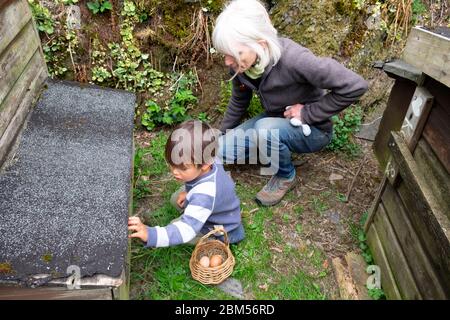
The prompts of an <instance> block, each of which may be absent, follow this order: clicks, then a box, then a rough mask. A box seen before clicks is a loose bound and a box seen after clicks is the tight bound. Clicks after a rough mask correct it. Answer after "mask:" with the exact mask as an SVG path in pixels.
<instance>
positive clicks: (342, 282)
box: [331, 258, 359, 300]
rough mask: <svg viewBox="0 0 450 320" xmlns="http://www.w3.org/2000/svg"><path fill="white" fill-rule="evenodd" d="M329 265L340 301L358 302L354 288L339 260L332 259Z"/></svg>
mask: <svg viewBox="0 0 450 320" xmlns="http://www.w3.org/2000/svg"><path fill="white" fill-rule="evenodd" d="M331 265H332V266H333V271H334V275H335V277H336V282H337V283H338V287H339V296H340V297H341V299H343V300H359V299H358V291H357V289H356V286H355V284H354V283H353V281H352V278H351V276H350V275H349V274H348V272H347V270H346V268H345V267H344V265H343V263H342V260H341V258H334V259H333V260H331Z"/></svg>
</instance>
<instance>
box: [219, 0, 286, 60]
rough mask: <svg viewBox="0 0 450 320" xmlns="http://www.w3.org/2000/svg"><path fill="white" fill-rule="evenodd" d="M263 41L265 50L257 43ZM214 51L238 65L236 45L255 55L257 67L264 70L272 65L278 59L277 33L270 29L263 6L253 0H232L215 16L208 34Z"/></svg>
mask: <svg viewBox="0 0 450 320" xmlns="http://www.w3.org/2000/svg"><path fill="white" fill-rule="evenodd" d="M261 40H264V41H265V42H266V44H267V48H265V47H263V46H261V44H260V43H259V42H258V41H261ZM212 41H213V45H214V48H215V49H216V50H217V51H219V52H220V53H223V54H227V55H231V56H232V57H234V58H235V59H236V61H238V62H240V59H239V52H238V50H237V49H236V44H242V45H245V46H247V47H250V48H251V49H252V50H254V51H255V52H256V55H257V56H258V58H259V64H260V65H261V66H262V67H263V68H265V67H267V66H268V65H269V63H272V64H273V65H275V64H276V63H277V62H278V60H279V59H280V56H281V46H280V43H279V41H278V36H277V30H276V29H275V28H274V27H273V25H272V22H271V21H270V17H269V14H268V13H267V10H266V8H265V7H264V5H263V4H262V3H261V2H259V1H257V0H233V1H231V2H230V3H228V5H227V6H226V7H225V9H224V10H223V11H222V13H221V14H220V15H219V16H218V17H217V20H216V24H215V27H214V31H213V33H212Z"/></svg>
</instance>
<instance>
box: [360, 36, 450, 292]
mask: <svg viewBox="0 0 450 320" xmlns="http://www.w3.org/2000/svg"><path fill="white" fill-rule="evenodd" d="M379 67H380V68H382V69H383V70H384V72H385V73H386V74H387V75H388V76H389V77H391V78H393V79H394V80H395V82H394V85H393V87H392V91H391V93H390V96H389V99H388V102H387V106H386V109H385V111H384V113H383V117H382V120H381V123H380V127H379V131H378V133H377V136H376V138H375V142H374V145H373V147H374V152H375V154H376V157H377V158H378V161H379V164H380V166H381V168H382V169H383V170H384V178H383V180H382V182H381V185H380V188H379V191H378V194H377V195H376V197H375V200H374V203H373V205H372V207H371V209H370V212H369V216H368V219H367V221H366V224H365V231H366V233H367V240H368V245H369V247H370V249H371V251H372V254H373V257H374V260H375V264H376V265H378V266H379V267H380V270H381V274H380V276H381V285H382V288H383V290H384V292H385V293H386V296H387V298H389V299H449V298H450V241H449V239H450V220H449V218H450V179H449V170H450V130H449V123H450V30H449V29H448V28H446V27H438V28H435V29H432V30H431V29H426V28H422V27H415V28H413V29H412V31H411V33H410V34H409V36H408V39H407V43H406V47H405V49H404V52H403V54H402V57H401V59H399V60H395V61H390V62H386V63H383V64H381V65H380V66H379Z"/></svg>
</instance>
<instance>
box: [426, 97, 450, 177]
mask: <svg viewBox="0 0 450 320" xmlns="http://www.w3.org/2000/svg"><path fill="white" fill-rule="evenodd" d="M449 101H450V100H449ZM449 123H450V116H449V115H448V113H447V112H446V110H445V109H444V105H440V104H435V106H434V107H433V108H432V109H431V112H430V115H429V117H428V121H427V123H426V124H425V128H424V130H423V136H424V137H425V140H426V141H427V142H428V143H429V144H430V147H431V148H432V149H433V151H434V153H435V154H436V156H437V157H438V159H439V161H440V162H441V163H442V165H443V166H444V168H445V169H446V170H447V172H449V173H450V130H448V127H449Z"/></svg>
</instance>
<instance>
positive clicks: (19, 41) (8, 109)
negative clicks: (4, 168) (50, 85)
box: [0, 0, 48, 166]
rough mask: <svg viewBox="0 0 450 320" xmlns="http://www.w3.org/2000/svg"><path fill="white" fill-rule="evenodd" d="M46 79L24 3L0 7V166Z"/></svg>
mask: <svg viewBox="0 0 450 320" xmlns="http://www.w3.org/2000/svg"><path fill="white" fill-rule="evenodd" d="M47 77H48V72H47V67H46V64H45V59H44V54H43V52H42V48H41V43H40V39H39V35H38V33H37V30H36V27H35V24H34V22H33V19H32V15H31V10H30V8H29V5H28V1H26V0H6V1H3V2H2V4H0V166H1V165H2V164H3V162H4V161H5V157H6V154H7V153H8V151H9V150H10V148H11V146H12V145H13V142H14V140H15V139H16V137H17V135H18V133H19V132H20V130H21V128H22V125H23V123H24V122H25V119H26V117H27V115H28V113H29V111H30V108H31V106H32V105H33V103H34V101H35V100H36V99H37V97H38V95H39V91H40V89H41V88H42V85H43V83H44V82H45V80H46V79H47Z"/></svg>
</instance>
